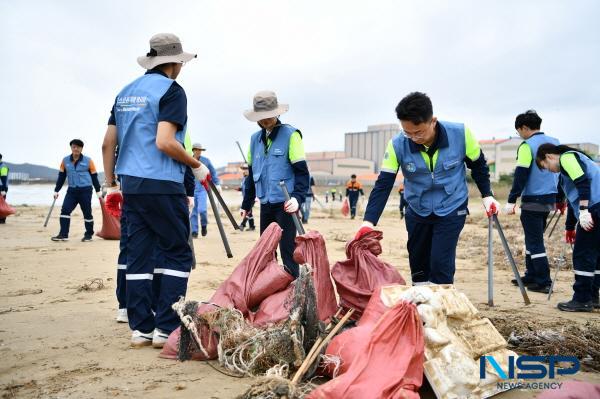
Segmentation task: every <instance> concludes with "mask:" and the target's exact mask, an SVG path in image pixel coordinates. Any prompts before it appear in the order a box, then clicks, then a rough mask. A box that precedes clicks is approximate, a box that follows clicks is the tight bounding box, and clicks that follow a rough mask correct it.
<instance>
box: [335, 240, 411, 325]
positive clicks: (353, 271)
mask: <svg viewBox="0 0 600 399" xmlns="http://www.w3.org/2000/svg"><path fill="white" fill-rule="evenodd" d="M382 238H383V233H382V232H381V231H376V230H373V231H370V232H368V233H366V234H365V235H363V236H362V237H361V238H359V239H358V240H354V239H353V240H352V241H350V242H348V243H347V244H346V257H347V258H348V259H347V260H345V261H342V262H337V263H336V264H335V265H333V268H332V269H331V276H332V277H333V280H334V281H335V286H336V288H337V292H338V294H339V296H340V306H342V308H344V309H349V308H354V310H355V312H354V314H353V315H352V318H353V319H355V320H358V319H359V318H360V316H361V315H362V312H363V310H364V309H365V307H366V306H367V303H368V302H369V299H370V298H371V294H373V291H375V289H376V288H377V287H379V286H382V285H391V284H406V282H405V281H404V279H403V278H402V276H401V275H400V273H398V271H397V270H396V269H394V267H392V265H390V264H389V263H386V262H384V261H382V260H381V259H379V258H377V256H379V255H380V254H381V243H380V241H381V239H382Z"/></svg>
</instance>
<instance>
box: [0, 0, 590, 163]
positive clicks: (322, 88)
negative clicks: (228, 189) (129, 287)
mask: <svg viewBox="0 0 600 399" xmlns="http://www.w3.org/2000/svg"><path fill="white" fill-rule="evenodd" d="M598 15H600V2H598V1H594V0H589V1H583V0H571V1H566V0H561V1H554V0H539V1H528V0H521V1H513V0H501V1H500V0H499V1H495V0H490V1H461V0H453V1H428V0H423V1H406V0H405V1H377V0H372V1H364V0H363V1H353V0H343V1H341V0H340V1H338V0H331V1H325V0H320V1H319V0H302V1H300V0H297V1H287V0H260V1H259V0H254V1H248V0H239V1H238V0H231V1H229V0H214V1H202V0H196V1H169V2H167V1H125V0H103V1H97V0H93V1H91V0H71V1H68V0H62V1H58V0H54V1H49V0H44V1H41V0H40V1H31V0H19V1H17V0H0V49H1V52H2V62H0V74H1V75H2V76H3V79H2V86H3V87H2V90H0V109H1V110H2V111H1V112H2V125H3V126H2V130H1V132H0V153H2V154H3V156H4V161H7V162H12V163H24V162H29V163H34V164H41V165H46V166H51V167H55V168H57V167H58V165H59V164H60V161H61V159H62V158H63V157H64V156H65V155H68V154H69V153H70V150H69V146H68V143H69V141H70V140H71V139H72V138H81V139H82V140H83V141H84V142H85V147H84V153H85V154H87V155H89V156H91V157H92V158H93V159H95V160H96V164H97V166H98V169H100V170H102V169H103V168H102V160H101V144H102V139H103V137H104V132H105V130H106V122H107V120H108V117H109V113H110V109H111V107H112V104H113V102H114V98H115V96H116V94H117V93H118V92H119V91H120V89H121V88H122V87H123V86H125V85H126V84H127V83H129V82H130V81H132V80H134V79H135V78H137V77H138V76H140V75H141V74H142V73H143V72H144V70H143V69H142V68H141V67H140V66H139V65H138V64H137V62H136V58H137V57H138V56H140V55H145V54H146V53H147V52H148V51H149V44H148V41H149V39H150V37H151V36H152V35H153V34H155V33H159V32H172V33H175V34H177V35H178V36H179V37H180V38H181V40H182V42H183V47H184V49H185V50H186V51H189V52H194V53H197V54H198V58H197V59H195V60H193V61H191V62H190V63H188V64H186V65H185V66H184V68H183V70H182V72H181V74H180V77H179V78H178V79H177V81H178V82H179V83H180V84H181V85H182V86H183V87H184V89H185V91H186V93H187V97H188V117H189V119H188V129H189V131H190V133H191V136H192V140H193V141H194V142H200V143H201V144H202V145H203V146H204V147H206V148H207V151H206V153H205V155H206V156H207V157H209V158H210V159H211V160H212V162H213V164H215V165H216V166H221V165H224V164H225V163H226V162H228V161H239V160H240V157H241V155H240V154H239V151H238V149H237V147H236V145H235V141H236V140H237V141H240V142H241V144H242V146H243V147H244V148H246V147H247V146H248V144H249V138H250V135H251V134H252V133H253V132H255V131H256V130H257V126H256V124H254V123H252V122H249V121H247V120H246V119H245V118H244V116H243V111H244V110H246V109H249V108H251V107H252V97H253V95H254V94H255V93H256V92H258V91H260V90H265V89H268V90H273V91H275V92H276V93H277V95H278V98H279V101H280V102H281V103H287V104H290V111H289V112H288V113H287V114H285V115H283V116H282V118H281V119H282V121H283V122H286V123H290V124H292V125H294V126H295V127H297V128H299V129H300V130H301V131H302V133H303V137H304V143H305V149H306V151H325V150H343V149H344V133H345V132H356V131H364V130H366V128H367V125H372V124H379V123H395V122H397V120H396V118H395V114H394V108H395V106H396V105H397V103H398V102H399V101H400V99H401V98H402V97H403V96H405V95H406V94H408V93H409V92H412V91H423V92H426V93H427V94H429V96H430V97H431V99H432V102H433V106H434V114H435V115H436V116H437V117H438V118H440V119H442V120H449V121H455V122H464V123H465V124H467V125H468V126H470V127H471V130H472V131H473V132H474V133H475V135H476V136H477V137H478V138H479V139H489V138H492V137H495V138H500V137H508V136H509V135H515V131H514V118H515V116H516V115H517V114H518V113H520V112H523V111H525V110H527V109H535V110H537V111H538V113H539V114H540V116H541V117H542V118H543V124H542V127H543V129H544V130H545V131H546V132H548V133H549V134H551V135H553V136H555V137H557V138H559V139H560V140H561V141H563V142H575V141H585V142H596V143H598V142H600V138H599V137H600V134H599V132H598V131H597V130H596V128H595V126H596V118H597V116H598V115H600V79H599V71H600V24H598V23H597V17H598Z"/></svg>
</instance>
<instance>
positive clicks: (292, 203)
mask: <svg viewBox="0 0 600 399" xmlns="http://www.w3.org/2000/svg"><path fill="white" fill-rule="evenodd" d="M283 210H284V211H286V212H287V213H295V212H297V211H298V200H297V199H296V198H294V197H292V198H291V199H290V200H289V201H287V202H286V203H285V205H284V207H283Z"/></svg>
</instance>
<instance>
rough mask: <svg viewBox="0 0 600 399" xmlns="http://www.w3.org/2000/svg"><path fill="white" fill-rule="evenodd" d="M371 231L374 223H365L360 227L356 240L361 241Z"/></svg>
mask: <svg viewBox="0 0 600 399" xmlns="http://www.w3.org/2000/svg"><path fill="white" fill-rule="evenodd" d="M370 231H373V223H371V222H363V224H362V226H360V229H358V231H357V232H356V235H355V236H354V239H355V240H359V239H360V238H361V237H362V236H364V235H365V234H367V233H368V232H370Z"/></svg>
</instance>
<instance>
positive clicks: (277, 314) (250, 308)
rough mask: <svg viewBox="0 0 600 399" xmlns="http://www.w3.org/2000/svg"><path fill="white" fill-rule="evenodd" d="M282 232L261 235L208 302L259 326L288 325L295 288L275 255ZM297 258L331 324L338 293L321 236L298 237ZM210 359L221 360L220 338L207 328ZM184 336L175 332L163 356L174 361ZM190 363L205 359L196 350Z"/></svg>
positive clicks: (322, 315)
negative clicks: (289, 300)
mask: <svg viewBox="0 0 600 399" xmlns="http://www.w3.org/2000/svg"><path fill="white" fill-rule="evenodd" d="M281 233H282V230H281V228H280V227H279V226H278V225H277V224H276V223H272V224H271V225H269V227H267V229H266V230H265V231H264V232H263V234H262V235H261V236H260V238H259V240H258V241H257V243H256V245H255V246H254V248H253V249H252V250H251V251H250V253H249V254H248V255H247V256H246V257H245V258H244V259H243V260H242V261H241V262H240V264H239V265H238V266H237V267H236V268H235V270H234V271H233V273H232V274H231V276H229V278H228V279H227V280H225V281H224V282H223V283H222V284H221V285H220V286H219V288H218V289H217V291H216V292H215V293H214V295H213V296H212V298H211V299H210V300H209V302H210V303H213V304H216V305H218V306H220V307H229V308H236V309H238V310H239V311H240V312H242V314H243V315H244V317H245V318H246V319H247V320H248V321H249V322H250V323H251V324H253V325H255V326H259V327H260V326H266V325H269V324H274V323H277V322H279V321H281V320H285V319H286V318H287V317H288V316H289V309H287V308H286V306H284V303H285V302H286V299H287V298H288V296H289V295H290V294H291V292H292V291H293V289H294V285H293V279H292V277H291V276H290V275H289V274H288V273H287V272H286V271H285V270H284V269H283V268H282V267H281V266H280V265H279V264H278V263H277V259H276V258H275V251H276V249H277V246H278V245H279V240H280V239H281ZM294 258H295V259H296V260H297V261H298V262H300V263H305V262H307V263H309V264H310V265H311V266H312V273H313V279H314V285H315V291H316V295H317V311H318V315H319V318H320V319H321V320H327V319H329V318H330V317H331V316H332V315H333V314H334V313H335V311H336V309H337V302H336V300H335V293H334V291H333V285H332V283H331V279H330V277H329V276H330V272H329V261H328V260H327V252H326V249H325V241H324V240H323V237H321V235H320V234H319V233H317V232H309V233H307V234H305V235H304V236H301V237H298V238H297V247H296V251H295V252H294ZM211 310H214V307H213V306H212V305H202V306H200V307H199V308H198V313H199V314H202V313H205V312H209V311H211ZM199 333H200V334H199V335H200V337H201V339H202V343H203V346H204V348H205V349H206V350H207V352H208V354H209V359H215V358H216V357H217V343H218V341H217V340H218V337H217V335H216V334H215V333H214V332H211V331H208V328H206V329H204V330H203V331H200V332H199ZM180 334H181V332H180V330H179V329H177V330H175V331H173V333H172V334H171V335H170V336H169V340H168V342H167V344H166V345H165V346H164V347H163V350H162V352H161V354H160V356H161V357H164V358H170V359H176V358H177V350H178V341H179V336H180ZM192 359H195V360H205V359H204V355H203V354H202V353H201V352H200V351H198V352H195V353H193V354H192Z"/></svg>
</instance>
